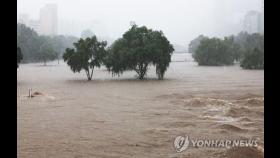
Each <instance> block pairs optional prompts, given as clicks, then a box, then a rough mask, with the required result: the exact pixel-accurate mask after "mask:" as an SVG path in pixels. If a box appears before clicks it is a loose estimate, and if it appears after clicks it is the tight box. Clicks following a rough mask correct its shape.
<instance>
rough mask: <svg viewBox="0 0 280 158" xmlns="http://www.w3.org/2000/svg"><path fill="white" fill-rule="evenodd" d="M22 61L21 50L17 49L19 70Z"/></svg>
mask: <svg viewBox="0 0 280 158" xmlns="http://www.w3.org/2000/svg"><path fill="white" fill-rule="evenodd" d="M21 60H22V53H21V49H20V47H17V68H18V64H19V63H20V61H21Z"/></svg>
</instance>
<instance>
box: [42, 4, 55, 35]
mask: <svg viewBox="0 0 280 158" xmlns="http://www.w3.org/2000/svg"><path fill="white" fill-rule="evenodd" d="M57 23H58V18H57V5H56V4H46V5H45V6H44V7H43V8H41V10H40V32H41V34H44V35H57Z"/></svg>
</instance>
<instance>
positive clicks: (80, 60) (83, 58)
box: [63, 25, 174, 80]
mask: <svg viewBox="0 0 280 158" xmlns="http://www.w3.org/2000/svg"><path fill="white" fill-rule="evenodd" d="M106 45H107V42H106V41H101V42H100V41H98V40H97V38H96V36H92V37H91V38H86V39H80V40H79V41H78V42H77V43H74V47H75V48H67V49H66V52H65V54H64V55H63V59H64V61H65V62H66V63H67V64H68V65H69V66H70V68H71V70H72V71H73V72H80V71H81V70H85V72H86V75H87V78H88V80H91V79H92V74H93V69H94V68H95V67H100V66H101V65H105V66H106V68H107V70H108V71H109V72H111V73H112V75H121V74H122V73H123V72H124V71H127V70H134V71H135V72H136V73H137V74H138V78H139V79H141V80H142V79H144V77H145V76H146V75H147V71H148V69H149V66H150V65H153V66H155V67H156V74H157V76H158V79H163V77H164V73H165V71H166V70H167V68H168V66H169V63H170V61H171V54H172V52H173V51H174V48H173V46H172V45H171V44H170V42H169V41H168V40H167V38H166V37H165V36H164V34H163V33H162V32H161V31H154V30H152V29H148V28H146V27H145V26H142V27H138V26H137V25H133V26H132V27H131V28H130V29H129V30H128V31H127V32H125V33H124V34H123V36H122V38H120V39H118V40H116V41H115V42H114V43H113V44H112V45H111V46H110V47H109V48H108V49H106Z"/></svg>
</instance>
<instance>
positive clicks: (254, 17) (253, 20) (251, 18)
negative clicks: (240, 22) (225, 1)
mask: <svg viewBox="0 0 280 158" xmlns="http://www.w3.org/2000/svg"><path fill="white" fill-rule="evenodd" d="M263 21H264V20H263V14H262V13H261V12H259V11H249V12H248V13H247V14H246V15H245V19H244V29H243V30H244V31H247V32H248V33H262V32H263V29H264V24H263Z"/></svg>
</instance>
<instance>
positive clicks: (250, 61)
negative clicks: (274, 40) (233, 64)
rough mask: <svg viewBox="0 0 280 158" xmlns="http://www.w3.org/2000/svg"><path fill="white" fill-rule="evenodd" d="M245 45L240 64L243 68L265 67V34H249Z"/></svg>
mask: <svg viewBox="0 0 280 158" xmlns="http://www.w3.org/2000/svg"><path fill="white" fill-rule="evenodd" d="M244 45H245V46H244V53H243V55H242V57H241V62H240V66H241V67H242V68H243V69H264V35H261V34H257V33H255V34H252V35H249V36H248V37H247V39H246V42H245V44H244Z"/></svg>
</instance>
